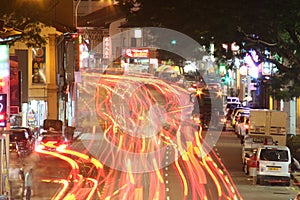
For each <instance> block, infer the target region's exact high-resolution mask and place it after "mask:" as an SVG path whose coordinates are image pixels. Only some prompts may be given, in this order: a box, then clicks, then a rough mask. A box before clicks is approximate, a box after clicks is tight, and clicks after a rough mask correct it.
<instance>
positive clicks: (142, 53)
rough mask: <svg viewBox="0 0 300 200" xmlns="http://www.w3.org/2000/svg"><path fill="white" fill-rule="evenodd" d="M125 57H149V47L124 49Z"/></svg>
mask: <svg viewBox="0 0 300 200" xmlns="http://www.w3.org/2000/svg"><path fill="white" fill-rule="evenodd" d="M125 57H126V58H149V49H126V50H125Z"/></svg>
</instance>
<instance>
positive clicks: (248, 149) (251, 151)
mask: <svg viewBox="0 0 300 200" xmlns="http://www.w3.org/2000/svg"><path fill="white" fill-rule="evenodd" d="M273 143H274V141H273V138H272V137H271V136H266V135H246V136H245V137H244V143H243V147H242V165H243V171H244V172H245V174H248V173H249V169H250V168H251V167H255V168H256V157H255V156H256V152H257V149H258V148H259V147H260V146H263V145H273Z"/></svg>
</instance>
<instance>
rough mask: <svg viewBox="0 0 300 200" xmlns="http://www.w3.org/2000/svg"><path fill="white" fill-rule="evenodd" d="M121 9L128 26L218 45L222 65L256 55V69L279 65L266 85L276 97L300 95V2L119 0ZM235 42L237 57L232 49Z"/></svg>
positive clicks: (218, 55)
mask: <svg viewBox="0 0 300 200" xmlns="http://www.w3.org/2000/svg"><path fill="white" fill-rule="evenodd" d="M119 6H121V7H122V8H123V9H124V11H125V12H126V13H127V23H126V26H140V27H147V26H148V27H149V26H155V27H165V28H170V29H173V30H177V31H179V32H182V33H184V34H186V35H188V36H190V37H192V38H193V39H195V40H196V41H197V42H199V44H201V45H205V46H208V45H209V44H210V43H212V42H213V43H214V45H215V52H214V54H215V56H216V57H217V58H218V59H219V60H225V61H228V60H230V59H232V58H233V57H240V58H243V57H244V56H245V55H246V54H249V51H253V50H255V51H256V53H257V55H258V59H257V60H254V61H255V63H256V65H257V66H259V65H260V64H261V63H266V62H270V63H272V64H273V65H274V66H275V67H274V70H272V74H271V78H270V80H265V81H267V82H268V85H269V86H268V87H270V88H269V90H270V91H272V94H273V95H274V97H275V98H276V99H285V100H288V99H290V98H293V97H299V96H300V76H299V74H300V35H299V32H300V12H299V11H300V2H299V0H276V1H271V0H264V1H260V0H252V1H247V0H231V1H224V0H201V1H199V0H185V1H179V0H173V1H166V0H130V1H128V0H120V1H119ZM233 42H235V43H236V44H237V45H238V46H239V47H240V50H239V51H238V52H234V51H232V49H231V48H230V47H231V45H230V44H232V43H233ZM223 44H227V46H228V48H227V49H224V48H222V45H223ZM266 52H271V55H270V53H266ZM229 67H233V65H232V66H229ZM275 69H276V70H275ZM261 80H262V83H263V82H264V77H261Z"/></svg>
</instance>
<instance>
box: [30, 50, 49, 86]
mask: <svg viewBox="0 0 300 200" xmlns="http://www.w3.org/2000/svg"><path fill="white" fill-rule="evenodd" d="M45 83H46V49H45V48H32V84H45Z"/></svg>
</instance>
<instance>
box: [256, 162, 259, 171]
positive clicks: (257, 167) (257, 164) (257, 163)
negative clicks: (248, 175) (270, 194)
mask: <svg viewBox="0 0 300 200" xmlns="http://www.w3.org/2000/svg"><path fill="white" fill-rule="evenodd" d="M256 170H257V171H259V161H256Z"/></svg>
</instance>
